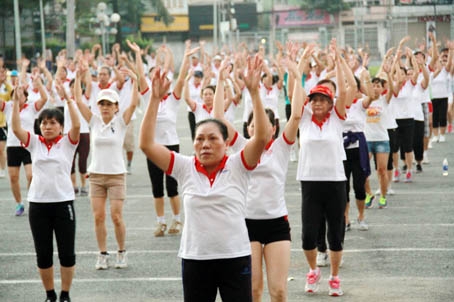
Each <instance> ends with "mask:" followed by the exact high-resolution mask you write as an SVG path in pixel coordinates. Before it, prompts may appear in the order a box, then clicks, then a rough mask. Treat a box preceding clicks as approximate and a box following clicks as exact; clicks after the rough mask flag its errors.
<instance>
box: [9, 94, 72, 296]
mask: <svg viewBox="0 0 454 302" xmlns="http://www.w3.org/2000/svg"><path fill="white" fill-rule="evenodd" d="M23 93H24V89H23V87H18V88H16V93H15V97H14V105H13V113H12V123H11V126H12V132H14V135H15V136H16V137H17V138H18V140H19V141H20V142H21V143H22V144H23V145H24V146H25V148H26V149H27V150H28V151H30V155H31V158H32V166H33V167H32V171H33V178H32V182H31V185H30V189H29V191H28V196H27V198H28V201H29V202H30V207H29V220H30V228H31V231H32V235H33V242H34V245H35V251H36V259H37V266H38V270H39V274H40V277H41V281H42V283H43V286H44V289H45V290H46V295H47V299H46V301H50V302H54V301H57V294H56V292H55V287H54V268H53V260H52V259H53V235H54V233H55V237H56V240H57V246H58V258H59V259H60V276H61V293H60V301H61V302H62V301H64V302H69V301H71V300H70V298H69V290H70V288H71V283H72V280H73V276H74V269H75V265H76V252H75V238H76V216H75V212H74V205H73V203H74V190H73V186H72V183H71V176H70V172H71V164H72V160H73V157H74V152H75V150H76V147H77V144H78V142H79V129H80V121H79V117H78V115H77V109H76V108H75V105H74V104H73V101H72V100H71V99H66V101H67V102H68V109H69V112H70V117H71V122H72V127H71V129H70V130H69V131H68V134H67V135H63V125H64V121H63V119H64V117H63V113H62V112H61V111H60V110H59V109H56V108H49V109H44V110H43V111H42V112H41V114H40V115H39V117H38V122H39V127H40V130H41V133H42V135H35V134H34V133H32V132H31V130H30V129H25V128H23V127H22V122H21V117H20V113H19V110H20V109H19V107H20V105H21V104H20V100H19V99H20V96H21V95H23ZM33 300H36V299H33Z"/></svg>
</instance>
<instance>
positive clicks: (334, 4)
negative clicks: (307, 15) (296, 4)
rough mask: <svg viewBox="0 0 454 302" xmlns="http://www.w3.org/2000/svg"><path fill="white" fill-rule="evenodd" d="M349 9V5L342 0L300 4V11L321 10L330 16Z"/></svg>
mask: <svg viewBox="0 0 454 302" xmlns="http://www.w3.org/2000/svg"><path fill="white" fill-rule="evenodd" d="M349 8H350V4H348V3H345V2H344V1H342V0H304V1H303V3H302V4H301V9H303V10H313V9H322V10H325V11H327V12H328V13H330V14H334V13H338V12H340V11H343V10H348V9H349Z"/></svg>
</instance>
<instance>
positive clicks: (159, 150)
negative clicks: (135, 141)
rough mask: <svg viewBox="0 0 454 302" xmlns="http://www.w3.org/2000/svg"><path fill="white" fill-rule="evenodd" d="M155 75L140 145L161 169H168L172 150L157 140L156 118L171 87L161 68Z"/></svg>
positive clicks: (140, 134) (141, 128)
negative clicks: (160, 104)
mask: <svg viewBox="0 0 454 302" xmlns="http://www.w3.org/2000/svg"><path fill="white" fill-rule="evenodd" d="M156 69H157V70H156V72H155V73H154V76H153V81H152V89H151V96H150V102H149V103H148V106H147V109H146V111H145V115H144V116H143V120H142V124H141V126H140V133H139V146H140V149H142V151H143V153H145V155H146V156H147V158H148V159H150V160H151V161H152V162H153V163H154V164H155V165H157V166H158V167H159V168H160V169H161V170H163V171H167V170H168V169H169V165H170V159H171V155H170V152H171V151H170V150H169V149H167V148H166V147H164V146H162V145H160V144H158V143H156V142H155V139H154V137H155V130H156V118H157V115H158V108H159V103H160V102H161V100H162V98H163V97H164V95H165V94H166V93H167V91H168V90H169V87H170V82H169V80H168V79H167V74H166V73H165V72H164V73H163V74H162V75H160V73H161V70H160V68H159V67H156Z"/></svg>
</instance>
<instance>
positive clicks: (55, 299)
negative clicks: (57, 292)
mask: <svg viewBox="0 0 454 302" xmlns="http://www.w3.org/2000/svg"><path fill="white" fill-rule="evenodd" d="M44 302H57V297H55V298H49V297H47V298H46V300H44Z"/></svg>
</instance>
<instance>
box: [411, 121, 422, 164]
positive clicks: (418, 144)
mask: <svg viewBox="0 0 454 302" xmlns="http://www.w3.org/2000/svg"><path fill="white" fill-rule="evenodd" d="M413 152H414V154H415V160H416V161H422V160H423V159H424V158H423V157H424V121H415V130H414V137H413Z"/></svg>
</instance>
